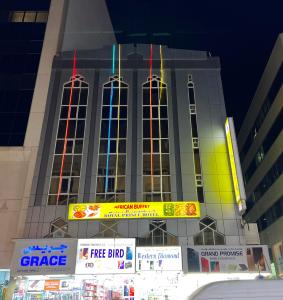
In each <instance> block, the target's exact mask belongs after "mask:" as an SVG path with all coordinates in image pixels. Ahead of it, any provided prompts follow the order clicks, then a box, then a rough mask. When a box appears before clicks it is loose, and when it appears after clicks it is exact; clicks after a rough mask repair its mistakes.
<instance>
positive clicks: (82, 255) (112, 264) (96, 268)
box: [76, 239, 135, 274]
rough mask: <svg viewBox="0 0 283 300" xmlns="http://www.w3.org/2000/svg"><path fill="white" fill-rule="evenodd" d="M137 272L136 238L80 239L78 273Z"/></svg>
mask: <svg viewBox="0 0 283 300" xmlns="http://www.w3.org/2000/svg"><path fill="white" fill-rule="evenodd" d="M134 272H135V239H79V240H78V250H77V261H76V274H112V273H121V274H125V273H134Z"/></svg>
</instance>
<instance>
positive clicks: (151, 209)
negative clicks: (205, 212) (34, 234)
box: [69, 202, 200, 220]
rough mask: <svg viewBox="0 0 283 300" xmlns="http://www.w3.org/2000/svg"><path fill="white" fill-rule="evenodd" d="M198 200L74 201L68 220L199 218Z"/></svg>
mask: <svg viewBox="0 0 283 300" xmlns="http://www.w3.org/2000/svg"><path fill="white" fill-rule="evenodd" d="M199 217H200V206H199V203H198V202H121V203H117V202H116V203H76V204H70V205H69V220H96V219H108V220H109V219H155V218H158V219H160V218H162V219H169V218H199Z"/></svg>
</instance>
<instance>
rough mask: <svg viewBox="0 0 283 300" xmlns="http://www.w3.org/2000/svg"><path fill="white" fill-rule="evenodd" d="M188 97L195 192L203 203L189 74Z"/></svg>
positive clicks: (194, 110)
mask: <svg viewBox="0 0 283 300" xmlns="http://www.w3.org/2000/svg"><path fill="white" fill-rule="evenodd" d="M188 97H189V113H190V121H191V131H192V145H193V154H194V165H195V183H196V192H197V197H198V201H199V202H200V203H204V193H203V180H202V172H201V161H200V151H199V138H198V126H197V110H196V102H195V91H194V83H193V81H192V76H191V75H189V81H188Z"/></svg>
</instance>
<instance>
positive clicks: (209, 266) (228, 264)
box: [182, 245, 270, 273]
mask: <svg viewBox="0 0 283 300" xmlns="http://www.w3.org/2000/svg"><path fill="white" fill-rule="evenodd" d="M182 250H183V259H184V271H185V272H205V273H207V272H218V273H219V272H223V273H233V272H234V273H238V272H259V271H260V272H270V259H269V253H268V248H267V246H265V245H248V246H236V245H235V246H190V247H183V249H182Z"/></svg>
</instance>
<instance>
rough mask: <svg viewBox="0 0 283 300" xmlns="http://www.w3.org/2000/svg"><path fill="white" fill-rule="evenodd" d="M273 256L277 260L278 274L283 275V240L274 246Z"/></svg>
mask: <svg viewBox="0 0 283 300" xmlns="http://www.w3.org/2000/svg"><path fill="white" fill-rule="evenodd" d="M272 252H273V257H274V260H275V264H276V268H277V271H278V275H279V276H282V275H283V242H278V243H276V244H274V245H273V246H272Z"/></svg>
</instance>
